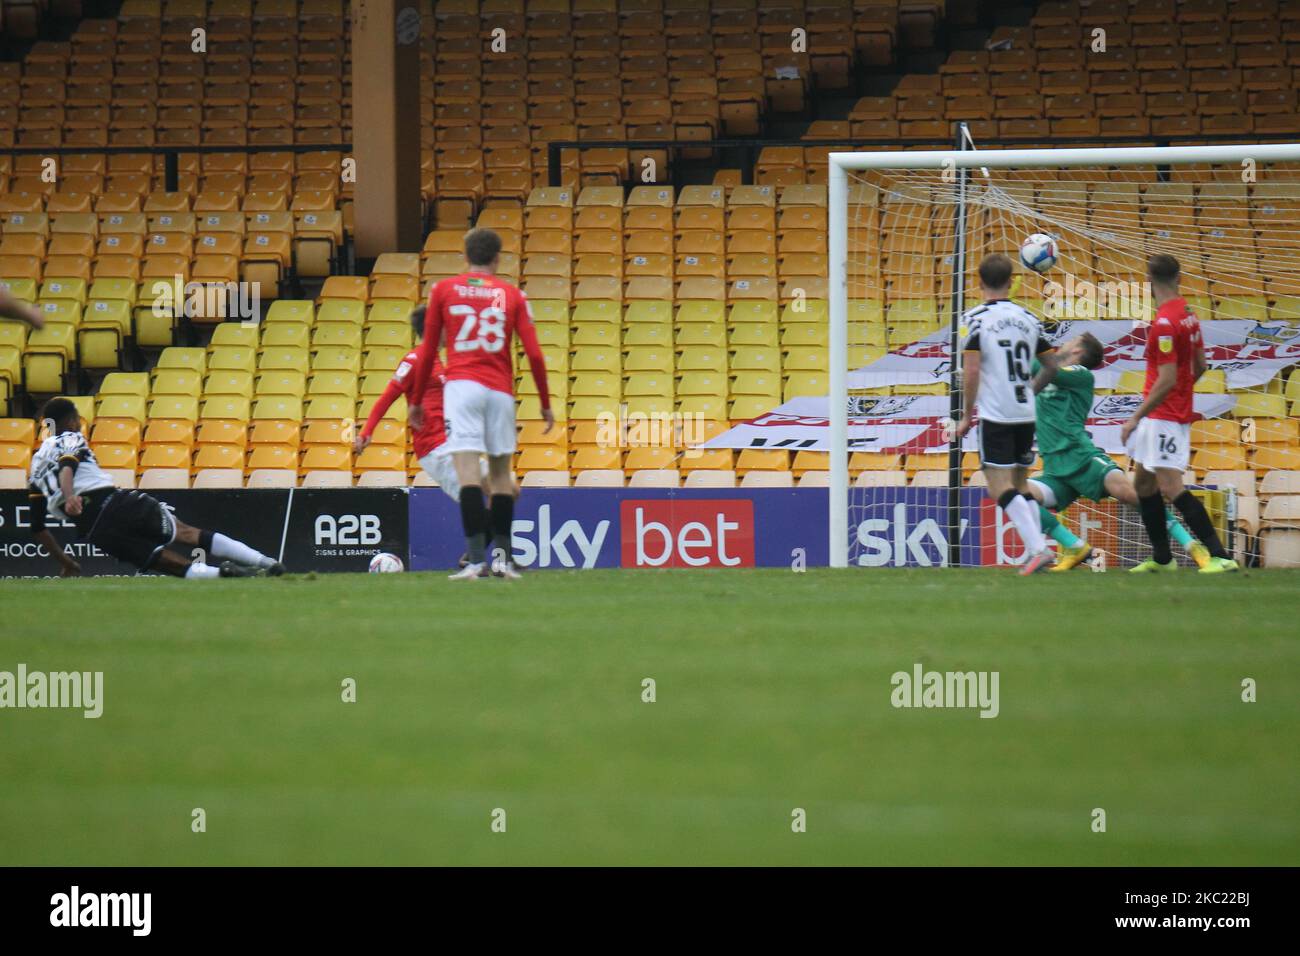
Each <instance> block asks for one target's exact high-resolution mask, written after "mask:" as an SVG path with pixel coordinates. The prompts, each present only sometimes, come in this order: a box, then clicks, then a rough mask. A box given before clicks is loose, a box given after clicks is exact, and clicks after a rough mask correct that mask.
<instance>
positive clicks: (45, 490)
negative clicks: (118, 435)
mask: <svg viewBox="0 0 1300 956" xmlns="http://www.w3.org/2000/svg"><path fill="white" fill-rule="evenodd" d="M64 465H71V466H72V467H73V472H72V490H73V492H74V493H76V494H78V495H84V494H85V493H86V492H88V491H94V490H95V489H96V488H112V487H113V479H112V478H110V477H109V476H108V474H107V473H106V472H105V471H104V470H103V469H102V468H100V467H99V463H98V462H97V461H95V453H94V452H93V451H91V450H90V445H89V444H87V442H86V436H85V435H83V434H81V432H63V433H62V434H59V435H51V436H50V437H49V438H47V439H45V441H43V442H41V447H40V448H38V449H37V450H36V454H34V455H32V470H31V477H30V478H29V481H30V483H31V486H32V491H34V492H36V493H38V494H41V495H44V496H45V501H46V506H47V507H48V509H49V512H50V514H51V515H53V516H54V517H56V518H59V519H60V520H62V519H65V518H67V515H65V514H64V513H63V490H62V489H61V488H60V487H59V472H60V471H61V470H62V468H63V466H64Z"/></svg>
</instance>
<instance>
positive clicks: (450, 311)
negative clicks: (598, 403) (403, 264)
mask: <svg viewBox="0 0 1300 956" xmlns="http://www.w3.org/2000/svg"><path fill="white" fill-rule="evenodd" d="M516 335H518V336H519V341H520V343H521V344H522V345H523V347H524V354H525V355H526V356H527V357H528V365H529V368H530V369H531V371H532V373H533V381H534V382H535V383H536V384H537V395H538V398H539V399H540V401H541V406H542V408H549V407H550V393H549V391H548V390H547V387H546V363H545V359H544V358H543V356H542V350H541V347H540V346H539V345H538V344H537V330H536V329H535V328H534V327H533V315H532V311H531V310H530V309H529V307H528V299H527V298H526V297H525V296H524V294H523V293H522V292H521V291H519V289H517V288H515V287H514V286H513V285H511V284H510V283H509V282H506V281H504V280H502V279H498V278H497V277H496V276H493V275H489V274H487V273H485V272H465V273H462V274H460V275H458V276H452V277H451V278H450V279H443V280H442V281H441V282H438V283H437V284H435V285H434V287H433V288H432V289H430V290H429V306H428V309H427V310H426V312H425V334H424V341H423V342H421V343H420V349H419V361H418V363H417V365H416V368H415V371H414V373H413V377H414V379H415V381H414V383H413V384H412V392H411V394H410V399H411V400H413V401H418V400H419V399H420V397H421V396H422V395H423V393H424V388H425V385H426V383H427V382H428V379H429V372H430V369H431V365H430V359H431V357H432V356H436V355H437V351H438V348H439V346H444V347H445V348H446V355H447V358H446V377H447V381H449V382H453V381H457V380H459V379H468V380H470V381H474V382H479V383H480V384H482V385H485V386H487V387H488V388H490V389H494V390H495V391H498V392H505V393H506V394H508V395H513V394H514V391H515V370H514V357H513V354H512V349H511V343H512V341H513V339H514V337H515V336H516ZM444 339H445V340H446V341H445V342H444V341H443V340H444Z"/></svg>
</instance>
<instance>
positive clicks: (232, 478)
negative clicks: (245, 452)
mask: <svg viewBox="0 0 1300 956" xmlns="http://www.w3.org/2000/svg"><path fill="white" fill-rule="evenodd" d="M243 486H244V470H243V468H205V469H202V470H200V471H196V472H195V473H194V483H193V484H192V485H191V487H193V488H242V487H243Z"/></svg>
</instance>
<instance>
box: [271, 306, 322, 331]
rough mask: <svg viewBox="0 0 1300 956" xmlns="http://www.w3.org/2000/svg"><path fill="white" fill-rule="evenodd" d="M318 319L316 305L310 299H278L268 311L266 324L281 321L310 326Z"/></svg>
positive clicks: (274, 323)
mask: <svg viewBox="0 0 1300 956" xmlns="http://www.w3.org/2000/svg"><path fill="white" fill-rule="evenodd" d="M315 320H316V307H315V305H314V304H313V303H312V302H311V301H310V300H308V299H278V300H276V301H275V302H273V303H271V307H270V308H269V309H267V312H266V326H267V328H268V329H269V328H270V327H272V326H274V325H277V324H279V323H289V324H295V325H307V326H310V325H311V324H312V323H313V322H315Z"/></svg>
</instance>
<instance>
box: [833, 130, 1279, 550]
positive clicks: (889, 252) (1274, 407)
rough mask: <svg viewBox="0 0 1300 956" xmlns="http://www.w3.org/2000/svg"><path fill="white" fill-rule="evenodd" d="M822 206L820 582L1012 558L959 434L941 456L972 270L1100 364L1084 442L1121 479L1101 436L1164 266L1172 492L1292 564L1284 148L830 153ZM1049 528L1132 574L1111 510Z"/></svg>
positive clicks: (1113, 439)
mask: <svg viewBox="0 0 1300 956" xmlns="http://www.w3.org/2000/svg"><path fill="white" fill-rule="evenodd" d="M829 201H830V244H831V246H830V259H831V263H830V269H831V273H830V276H831V282H830V294H831V328H830V356H829V359H830V377H831V395H830V423H831V428H830V450H831V463H830V467H831V494H830V515H829V519H830V535H831V538H830V554H831V563H832V565H833V566H843V565H846V564H848V565H861V566H873V565H898V564H922V565H927V564H934V565H938V564H948V563H961V564H964V565H965V564H992V563H1009V564H1015V563H1018V562H1019V561H1020V560H1021V558H1022V555H1023V550H1024V549H1023V546H1022V545H1021V543H1020V541H1019V537H1018V536H1017V535H1016V533H1015V531H1014V530H1013V529H1012V528H1011V527H1010V526H1009V523H1008V522H1006V519H1005V517H1004V516H1003V515H1002V514H1001V512H1000V511H999V510H998V509H997V508H996V507H995V506H994V505H993V503H992V502H989V501H988V500H987V499H986V497H985V496H984V495H983V493H982V475H981V474H980V473H979V472H978V467H979V464H978V456H977V453H976V443H975V435H974V433H972V434H971V435H968V436H967V438H966V440H965V442H964V443H963V444H962V445H961V447H960V448H957V447H956V446H955V445H954V444H953V442H952V426H951V421H952V416H954V415H956V414H957V413H959V411H960V408H959V406H958V405H956V404H954V403H953V401H952V395H953V391H952V390H954V389H956V391H957V392H959V391H960V386H959V382H958V376H957V374H956V372H957V370H956V367H955V366H956V365H959V364H960V354H959V352H958V353H957V354H954V353H955V352H957V346H956V342H957V339H958V335H959V329H958V327H957V326H958V321H957V316H959V315H960V314H961V312H962V311H964V310H965V309H969V308H971V307H972V306H974V305H977V304H978V303H979V302H980V292H979V287H978V281H977V278H976V269H977V267H978V265H979V262H980V260H981V259H982V258H983V257H984V256H985V255H987V254H989V253H992V252H1001V253H1005V254H1006V255H1008V256H1010V257H1011V258H1012V260H1013V261H1014V262H1015V263H1016V279H1015V284H1014V285H1013V291H1012V298H1013V299H1014V300H1015V301H1017V302H1019V303H1021V304H1022V305H1024V306H1025V307H1026V308H1028V309H1030V310H1031V311H1032V312H1034V313H1035V314H1036V315H1038V316H1039V317H1040V319H1042V320H1043V323H1044V328H1045V331H1046V332H1047V334H1048V336H1049V338H1051V339H1052V340H1053V342H1054V343H1057V344H1060V343H1063V342H1066V341H1069V340H1070V339H1073V338H1074V337H1075V336H1077V335H1079V334H1080V333H1081V332H1084V331H1087V332H1090V333H1092V334H1094V335H1096V336H1097V337H1098V338H1099V339H1100V340H1101V341H1102V342H1103V344H1104V345H1105V346H1106V350H1105V359H1104V362H1103V364H1102V365H1101V366H1100V367H1099V368H1097V369H1096V370H1095V373H1094V375H1095V379H1096V394H1095V397H1094V403H1093V408H1092V412H1091V414H1090V415H1089V420H1088V423H1087V427H1088V430H1089V432H1090V433H1091V436H1092V440H1093V442H1094V443H1095V444H1096V445H1097V446H1098V447H1099V448H1100V449H1101V450H1102V451H1104V452H1105V453H1106V454H1107V455H1109V456H1110V457H1111V458H1112V459H1114V460H1115V462H1116V463H1117V464H1118V465H1119V466H1120V467H1121V468H1125V469H1127V468H1128V467H1129V462H1128V459H1127V457H1126V456H1125V455H1124V449H1123V447H1122V444H1121V442H1120V427H1121V425H1122V424H1123V422H1124V421H1125V420H1127V419H1128V418H1129V417H1130V416H1131V414H1132V411H1133V409H1134V408H1135V407H1136V406H1137V404H1138V402H1139V401H1140V396H1141V391H1142V382H1143V369H1144V364H1143V362H1144V360H1143V349H1144V346H1145V341H1146V329H1145V325H1146V323H1147V322H1149V320H1150V318H1151V316H1152V315H1153V314H1154V303H1153V302H1152V300H1151V298H1150V290H1149V287H1148V286H1147V283H1146V278H1145V264H1146V260H1147V257H1148V256H1150V255H1151V254H1153V253H1157V252H1161V253H1169V254H1172V255H1174V256H1176V257H1177V258H1178V259H1179V261H1180V263H1181V266H1182V272H1183V280H1182V292H1183V294H1184V296H1185V297H1186V299H1187V300H1188V302H1189V304H1190V306H1191V308H1192V310H1193V311H1194V312H1195V313H1196V315H1197V316H1198V318H1199V319H1200V320H1201V323H1202V328H1203V332H1204V338H1205V344H1206V349H1207V356H1208V358H1209V361H1210V370H1209V371H1208V372H1207V373H1206V375H1205V376H1204V377H1203V378H1202V379H1201V381H1200V382H1199V383H1198V386H1197V395H1196V411H1197V412H1198V413H1199V414H1200V415H1201V416H1202V418H1203V421H1200V422H1197V423H1195V424H1194V425H1193V427H1192V440H1193V449H1194V450H1193V452H1192V456H1191V463H1190V465H1189V469H1188V472H1189V473H1188V474H1187V475H1186V480H1187V482H1188V483H1189V484H1192V483H1193V482H1194V483H1195V484H1196V485H1197V486H1198V487H1202V488H1205V489H1206V490H1205V491H1204V492H1203V493H1202V496H1203V500H1204V501H1205V503H1206V505H1207V508H1209V510H1210V512H1211V514H1212V515H1213V516H1214V517H1215V518H1216V523H1217V524H1218V526H1219V529H1220V532H1221V534H1222V535H1224V536H1225V538H1226V537H1227V535H1228V534H1229V533H1231V536H1232V539H1233V541H1232V544H1231V545H1230V548H1235V550H1237V551H1239V552H1241V553H1242V556H1245V555H1247V554H1249V553H1252V552H1254V551H1256V550H1258V549H1259V548H1261V547H1262V549H1263V553H1264V556H1265V559H1266V562H1267V563H1270V564H1274V565H1277V564H1283V563H1290V564H1293V565H1295V564H1300V557H1298V556H1297V550H1298V549H1297V547H1296V544H1295V539H1296V536H1297V534H1296V533H1294V532H1288V531H1287V527H1288V524H1290V525H1294V524H1296V519H1297V517H1300V509H1297V508H1296V507H1295V506H1296V504H1297V503H1300V498H1295V497H1291V496H1294V495H1300V432H1298V430H1297V418H1296V414H1297V411H1300V375H1298V376H1295V377H1294V378H1293V379H1288V376H1289V375H1290V373H1291V372H1292V370H1293V369H1294V367H1295V365H1296V364H1297V363H1300V144H1284V145H1279V144H1275V145H1255V146H1211V147H1164V148H1157V147H1140V148H1113V149H1104V148H1098V149H1042V150H999V151H980V152H974V151H956V150H954V151H934V152H913V153H908V152H889V153H833V154H832V155H831V166H830V192H829ZM1033 233H1047V234H1049V235H1051V236H1054V237H1055V238H1056V240H1057V243H1058V246H1059V250H1060V259H1059V261H1058V262H1057V264H1056V265H1055V266H1054V267H1053V268H1051V269H1050V270H1048V271H1047V272H1046V273H1044V274H1041V275H1040V274H1038V273H1035V272H1033V271H1031V270H1029V269H1027V268H1025V267H1024V265H1023V264H1022V263H1021V262H1020V259H1019V247H1020V244H1021V242H1022V240H1023V239H1024V238H1025V237H1027V236H1029V235H1031V234H1033ZM1041 468H1042V465H1041V461H1040V464H1039V465H1038V466H1036V468H1035V471H1038V470H1041ZM872 487H874V488H879V489H890V490H888V491H884V490H880V491H870V492H868V491H864V490H863V489H866V488H872ZM1293 512H1294V514H1293ZM1061 516H1062V518H1063V521H1064V523H1065V524H1066V525H1067V527H1069V528H1071V529H1072V530H1073V531H1074V532H1075V533H1076V534H1081V535H1082V536H1084V537H1086V538H1087V539H1088V541H1089V543H1091V544H1093V545H1095V546H1096V547H1097V548H1098V549H1099V551H1100V552H1102V556H1101V557H1100V558H1099V559H1097V560H1096V562H1095V563H1094V569H1095V570H1102V569H1105V568H1119V567H1123V566H1125V565H1127V564H1131V563H1134V562H1136V561H1139V560H1142V559H1144V558H1146V557H1148V556H1149V544H1148V541H1147V538H1146V534H1145V531H1144V530H1143V527H1142V524H1141V521H1140V520H1139V518H1138V515H1137V513H1136V511H1135V510H1133V509H1131V508H1128V507H1126V506H1124V505H1120V504H1118V503H1116V502H1115V501H1113V500H1111V501H1105V502H1103V503H1101V504H1096V503H1093V502H1090V501H1085V500H1080V501H1078V502H1077V503H1076V504H1074V505H1072V506H1071V507H1069V508H1068V509H1066V510H1064V511H1063V512H1062V515H1061ZM1261 526H1263V527H1264V528H1265V529H1267V530H1265V534H1264V536H1263V538H1262V541H1261V539H1260V538H1259V537H1257V536H1258V535H1259V532H1260V530H1261ZM1274 529H1276V533H1275V530H1274ZM1225 543H1226V541H1225ZM1174 552H1175V555H1176V556H1177V557H1179V558H1180V560H1184V561H1186V560H1188V559H1187V555H1186V553H1185V552H1184V551H1183V550H1182V549H1181V548H1179V547H1177V546H1175V548H1174Z"/></svg>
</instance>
